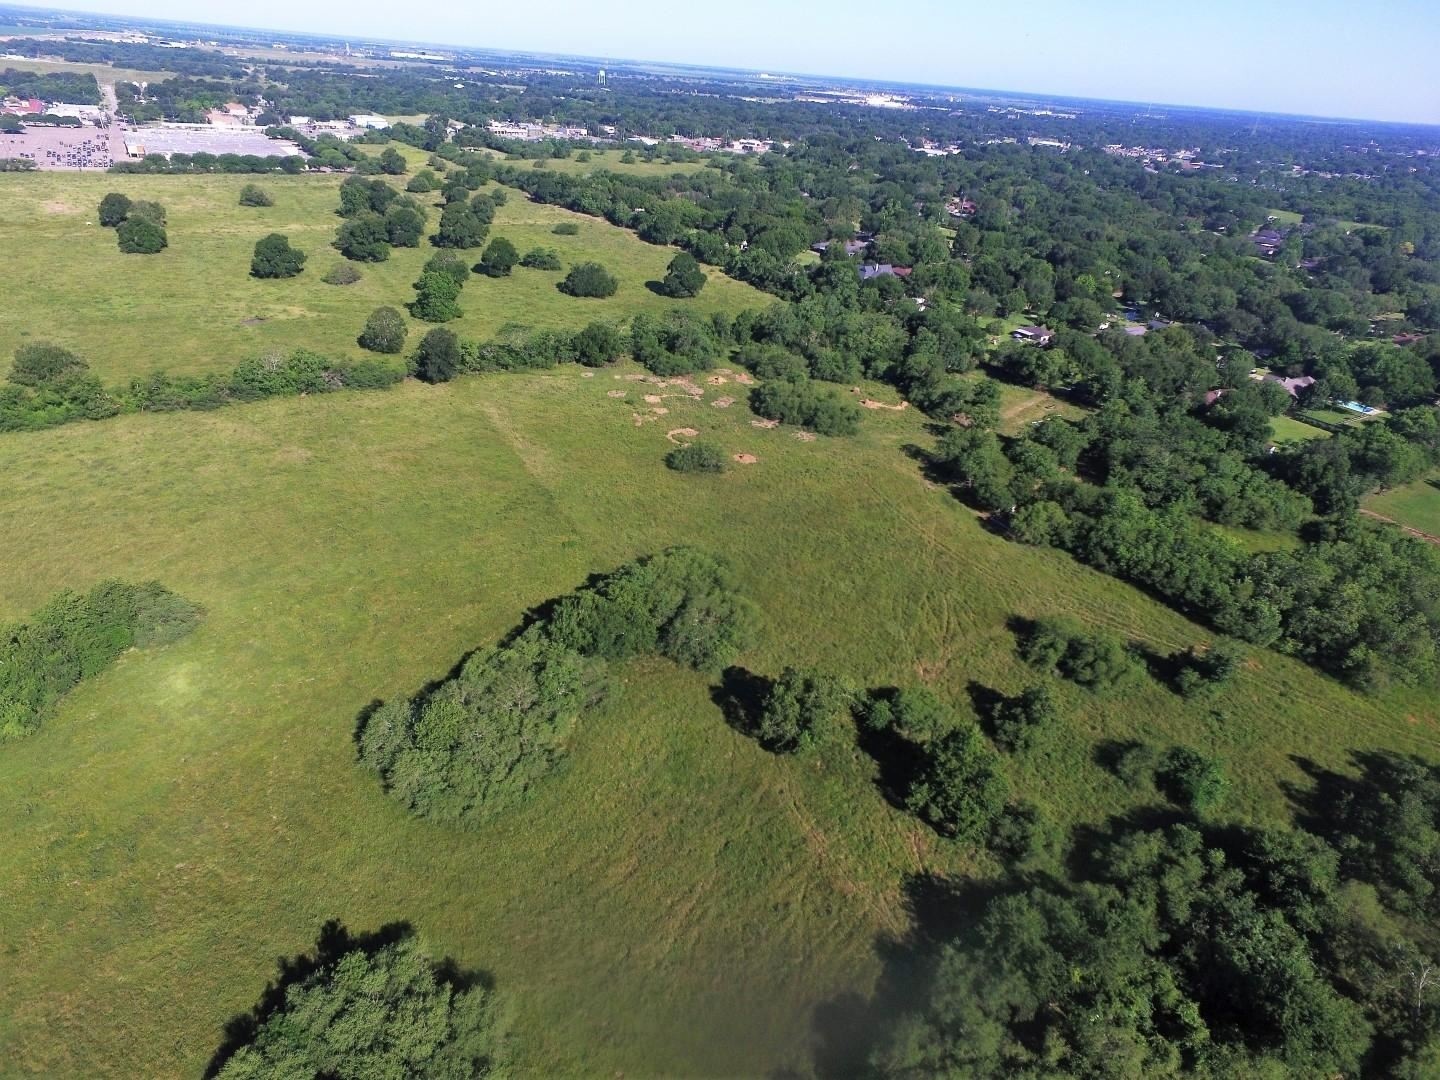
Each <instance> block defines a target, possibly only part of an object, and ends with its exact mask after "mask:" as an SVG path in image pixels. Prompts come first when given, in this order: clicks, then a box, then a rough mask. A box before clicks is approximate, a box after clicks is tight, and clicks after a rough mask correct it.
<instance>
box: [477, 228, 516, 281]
mask: <svg viewBox="0 0 1440 1080" xmlns="http://www.w3.org/2000/svg"><path fill="white" fill-rule="evenodd" d="M519 261H520V253H519V252H518V251H516V250H515V245H514V244H512V243H511V242H510V241H509V240H506V239H505V237H503V236H497V237H496V238H495V239H494V240H491V241H490V246H489V247H487V248H486V249H485V253H484V254H483V255H481V256H480V265H479V266H477V267H476V269H477V270H478V271H480V273H482V274H485V275H486V276H487V277H509V276H510V271H511V270H512V269H514V267H515V264H516V263H517V262H519Z"/></svg>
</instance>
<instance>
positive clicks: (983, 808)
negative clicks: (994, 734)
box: [905, 724, 1009, 843]
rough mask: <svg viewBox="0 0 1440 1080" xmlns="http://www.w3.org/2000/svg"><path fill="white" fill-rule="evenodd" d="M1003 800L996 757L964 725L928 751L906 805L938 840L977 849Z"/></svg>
mask: <svg viewBox="0 0 1440 1080" xmlns="http://www.w3.org/2000/svg"><path fill="white" fill-rule="evenodd" d="M1008 796H1009V785H1008V784H1006V782H1005V777H1004V776H1003V775H1001V773H1000V768H999V762H998V760H997V759H996V756H995V752H994V751H993V750H991V749H990V748H989V747H988V746H987V745H986V744H985V740H984V738H983V737H982V736H981V735H980V732H979V731H978V730H977V729H976V728H975V726H974V725H973V724H963V725H960V726H959V727H957V728H955V729H954V730H952V731H950V732H949V733H947V734H945V735H942V736H941V737H940V738H938V739H936V740H935V742H934V743H932V744H931V745H930V747H929V748H928V752H927V753H926V755H925V760H924V763H923V765H922V766H921V768H920V771H919V774H918V775H917V777H916V779H915V780H914V782H913V783H912V784H911V785H910V790H909V792H908V793H907V794H906V797H905V805H906V806H907V807H908V808H909V809H910V811H911V812H912V813H914V814H917V815H919V816H920V817H921V818H923V819H925V820H926V821H927V822H929V823H930V824H931V825H932V826H934V827H935V829H936V831H938V832H940V833H941V834H942V835H945V836H949V837H953V838H955V839H957V840H962V841H966V842H969V843H979V842H982V841H984V840H985V838H986V836H987V835H988V833H989V831H990V829H991V828H992V827H993V826H994V824H995V822H996V821H997V820H998V819H999V817H1000V815H1001V814H1002V813H1003V812H1004V810H1005V801H1006V799H1007V798H1008Z"/></svg>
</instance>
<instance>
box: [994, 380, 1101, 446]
mask: <svg viewBox="0 0 1440 1080" xmlns="http://www.w3.org/2000/svg"><path fill="white" fill-rule="evenodd" d="M996 383H997V384H998V385H999V387H1000V423H999V425H998V426H997V430H998V431H1000V432H1002V433H1003V434H1006V435H1021V434H1024V432H1025V431H1026V430H1027V429H1028V428H1029V427H1030V426H1031V425H1033V424H1038V423H1040V422H1041V421H1042V420H1046V419H1048V418H1050V417H1052V416H1059V417H1063V418H1064V419H1066V420H1082V419H1084V417H1085V415H1086V410H1085V409H1083V408H1081V407H1080V406H1079V405H1072V404H1071V403H1070V402H1068V401H1063V400H1061V399H1060V398H1057V397H1056V396H1055V395H1054V394H1051V393H1048V392H1046V391H1044V390H1035V389H1033V388H1031V387H1027V386H1016V385H1014V384H1013V383H1007V382H1001V381H1000V380H998V379H997V380H996Z"/></svg>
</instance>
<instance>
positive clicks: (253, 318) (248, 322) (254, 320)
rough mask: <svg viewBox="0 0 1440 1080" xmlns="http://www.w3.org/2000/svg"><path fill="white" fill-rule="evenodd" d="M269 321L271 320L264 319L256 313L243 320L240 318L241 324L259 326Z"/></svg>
mask: <svg viewBox="0 0 1440 1080" xmlns="http://www.w3.org/2000/svg"><path fill="white" fill-rule="evenodd" d="M269 321H270V320H269V319H262V318H261V317H260V316H259V315H254V316H251V317H250V318H248V319H241V320H240V325H241V326H259V325H260V324H261V323H267V322H269Z"/></svg>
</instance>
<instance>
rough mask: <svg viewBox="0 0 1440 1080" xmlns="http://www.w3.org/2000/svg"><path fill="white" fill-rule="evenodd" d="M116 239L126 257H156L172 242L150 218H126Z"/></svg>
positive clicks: (118, 230)
mask: <svg viewBox="0 0 1440 1080" xmlns="http://www.w3.org/2000/svg"><path fill="white" fill-rule="evenodd" d="M116 237H117V238H118V240H119V243H120V250H121V251H123V252H124V253H125V254H126V255H155V254H158V253H159V252H161V251H164V250H165V248H166V247H167V246H168V245H169V242H170V241H169V239H168V238H167V237H166V236H165V230H164V229H162V228H161V227H160V226H159V225H156V224H155V223H154V222H153V221H151V220H149V219H148V218H135V217H131V218H126V219H125V220H124V221H123V222H121V224H120V227H119V229H117V230H116Z"/></svg>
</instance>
